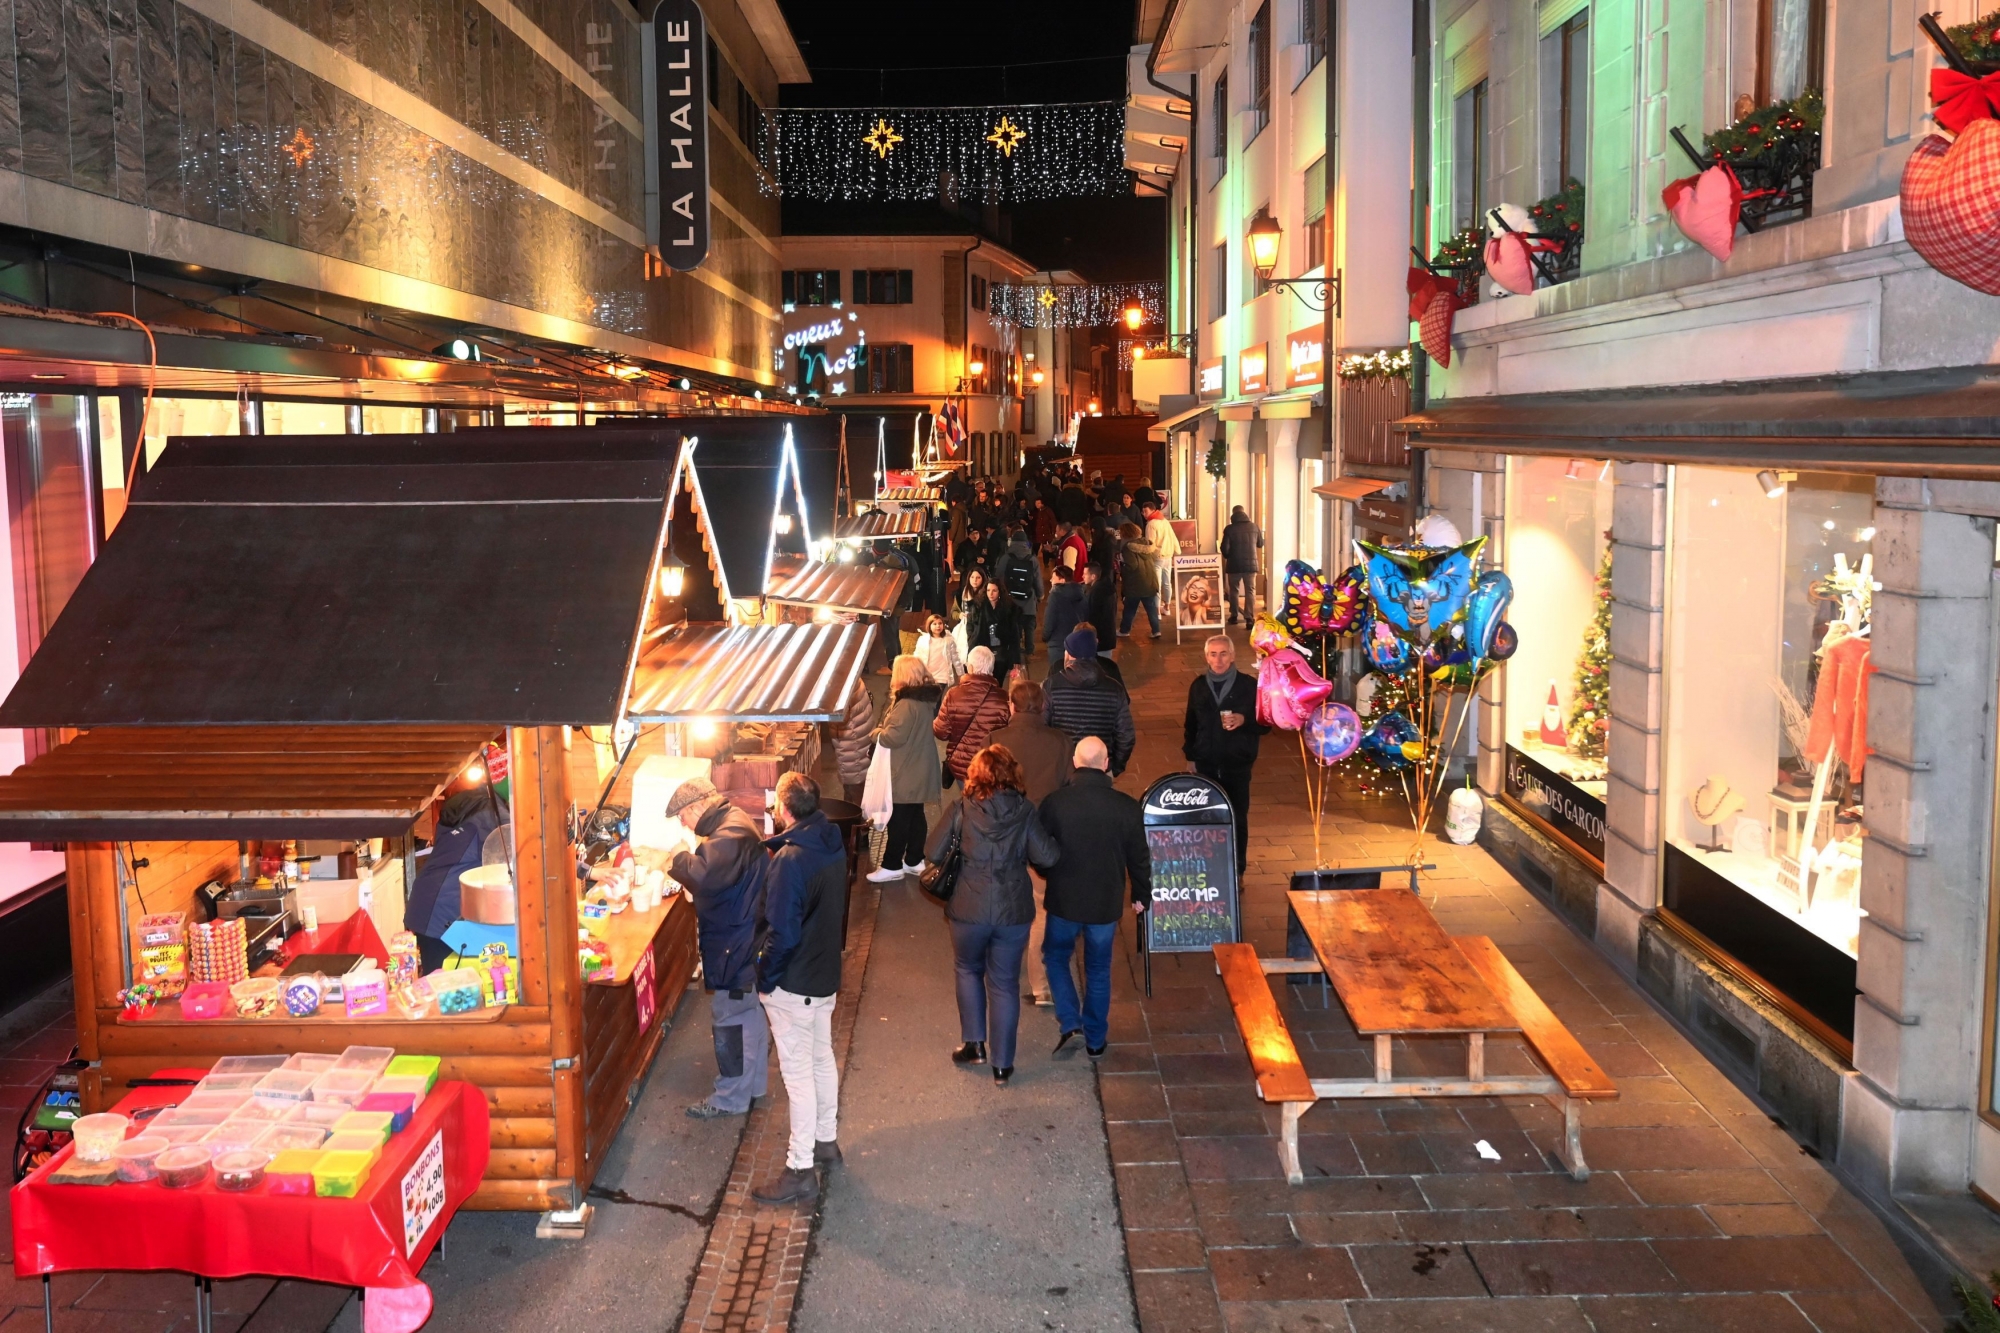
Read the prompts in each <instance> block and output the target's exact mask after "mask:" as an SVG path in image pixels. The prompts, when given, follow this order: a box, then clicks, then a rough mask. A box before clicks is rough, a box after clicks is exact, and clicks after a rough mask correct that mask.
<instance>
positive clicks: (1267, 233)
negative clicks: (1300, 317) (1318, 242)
mask: <svg viewBox="0 0 2000 1333" xmlns="http://www.w3.org/2000/svg"><path fill="white" fill-rule="evenodd" d="M1284 234H1285V233H1284V228H1282V227H1280V226H1279V225H1278V220H1277V219H1276V218H1274V217H1272V216H1271V214H1270V212H1269V211H1268V210H1264V209H1259V210H1258V212H1257V216H1256V217H1254V218H1252V219H1250V230H1249V231H1248V232H1247V233H1246V234H1245V235H1244V238H1243V239H1244V240H1245V241H1246V242H1247V243H1248V244H1249V246H1250V267H1252V268H1254V269H1256V270H1257V281H1258V282H1259V283H1261V284H1262V285H1263V286H1264V287H1265V288H1266V289H1269V288H1272V287H1284V288H1287V289H1290V290H1291V293H1292V295H1294V296H1296V297H1298V298H1299V299H1300V300H1302V301H1304V302H1305V303H1306V304H1307V305H1309V306H1311V307H1313V309H1315V310H1319V311H1322V312H1323V311H1326V310H1328V309H1331V310H1332V311H1333V314H1334V316H1335V317H1336V318H1338V317H1339V315H1340V274H1339V273H1338V272H1335V273H1333V274H1332V275H1331V276H1329V277H1324V278H1274V277H1272V276H1271V274H1273V273H1274V272H1276V271H1277V268H1278V241H1279V239H1280V238H1282V237H1283V236H1284ZM1308 287H1309V288H1311V289H1312V294H1311V295H1310V296H1308V295H1307V294H1306V293H1305V292H1303V291H1301V290H1299V289H1300V288H1308Z"/></svg>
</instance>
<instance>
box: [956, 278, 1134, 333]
mask: <svg viewBox="0 0 2000 1333" xmlns="http://www.w3.org/2000/svg"><path fill="white" fill-rule="evenodd" d="M1134 301H1137V302H1138V303H1139V308H1140V309H1141V310H1142V311H1144V312H1145V315H1146V319H1145V322H1146V323H1147V324H1158V323H1160V322H1161V321H1162V319H1163V317H1164V316H1163V310H1164V304H1165V301H1166V287H1165V286H1164V284H1161V283H1157V282H1083V283H1071V284H1061V285H1056V286H1049V285H1047V284H1016V283H1005V284H1002V283H996V284H994V285H993V286H992V287H990V288H988V289H987V292H986V313H987V314H988V315H989V316H991V317H992V319H993V322H994V323H995V324H1015V325H1018V326H1020V327H1021V328H1024V329H1088V328H1096V327H1098V326H1100V325H1105V324H1121V323H1123V322H1124V319H1125V308H1126V307H1127V306H1129V305H1130V304H1132V303H1133V302H1134Z"/></svg>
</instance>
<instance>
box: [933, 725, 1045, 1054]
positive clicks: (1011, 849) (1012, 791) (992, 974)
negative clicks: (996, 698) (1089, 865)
mask: <svg viewBox="0 0 2000 1333" xmlns="http://www.w3.org/2000/svg"><path fill="white" fill-rule="evenodd" d="M954 831H956V832H957V834H958V837H959V854H960V856H962V857H963V858H964V860H963V863H962V865H961V868H960V870H959V874H958V884H957V887H956V889H955V890H954V892H953V893H952V895H951V898H950V900H949V901H948V902H947V903H946V905H945V915H946V916H947V917H948V918H950V921H951V948H952V953H953V955H954V956H955V957H956V959H957V971H958V1030H959V1034H960V1036H961V1037H963V1038H964V1043H965V1044H964V1045H962V1046H960V1047H959V1048H958V1049H957V1050H955V1051H953V1052H952V1053H951V1058H952V1060H953V1061H954V1062H955V1063H957V1064H961V1065H976V1064H985V1063H990V1064H991V1065H992V1066H993V1081H994V1082H995V1083H1005V1082H1006V1081H1007V1080H1008V1079H1010V1078H1012V1077H1013V1076H1014V1038H1015V1035H1016V1031H1017V1029H1019V1027H1020V1025H1021V955H1022V954H1023V953H1025V952H1026V951H1027V948H1028V931H1029V929H1030V927H1032V926H1033V925H1034V923H1035V892H1034V887H1033V885H1031V884H1030V883H1029V882H1028V863H1029V862H1031V861H1032V862H1033V863H1034V864H1035V865H1036V866H1038V867H1040V868H1041V869H1043V870H1047V869H1048V868H1049V867H1050V866H1052V865H1054V864H1055V863H1056V861H1057V859H1058V858H1060V857H1061V855H1062V849H1061V848H1059V847H1058V846H1057V845H1056V841H1055V839H1054V838H1052V837H1050V836H1049V831H1048V830H1047V829H1046V828H1044V827H1042V821H1041V818H1040V817H1039V816H1038V815H1036V813H1035V807H1034V805H1033V804H1032V803H1031V802H1030V801H1029V800H1028V797H1027V794H1026V793H1025V792H1023V791H1022V781H1021V765H1020V764H1019V763H1018V762H1016V760H1015V758H1014V755H1013V752H1012V751H1010V750H1009V749H1008V748H1007V747H1006V746H1004V745H989V746H987V747H986V748H985V749H983V750H981V751H980V752H979V753H978V754H976V755H974V756H973V757H972V763H971V764H970V765H968V766H967V768H966V772H965V799H964V800H962V801H960V802H959V803H958V804H957V805H955V806H953V807H952V813H951V814H950V816H949V817H947V818H946V819H944V820H942V821H940V822H939V824H938V826H937V829H936V831H935V832H933V833H932V834H931V841H930V846H929V847H927V848H926V849H925V851H924V859H925V860H927V861H929V862H930V863H931V864H933V865H942V864H944V860H945V857H946V856H947V855H948V854H949V852H948V850H947V849H948V848H949V847H950V845H951V838H952V834H953V832H954Z"/></svg>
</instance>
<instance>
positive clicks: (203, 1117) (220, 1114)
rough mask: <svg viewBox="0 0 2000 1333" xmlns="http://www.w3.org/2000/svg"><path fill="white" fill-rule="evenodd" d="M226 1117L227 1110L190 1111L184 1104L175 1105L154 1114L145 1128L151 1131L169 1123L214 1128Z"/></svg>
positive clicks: (165, 1126) (189, 1127) (179, 1125)
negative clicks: (151, 1120)
mask: <svg viewBox="0 0 2000 1333" xmlns="http://www.w3.org/2000/svg"><path fill="white" fill-rule="evenodd" d="M230 1109H231V1110H234V1109H235V1108H234V1107H231V1108H230ZM227 1119H229V1112H228V1111H190V1110H188V1109H187V1108H186V1107H185V1106H176V1107H174V1108H173V1109H172V1110H170V1111H162V1112H160V1113H159V1114H158V1115H156V1116H154V1117H153V1123H152V1124H151V1125H150V1126H148V1127H147V1129H148V1132H151V1131H152V1130H154V1129H165V1128H167V1127H168V1126H169V1125H173V1126H177V1127H179V1128H182V1129H197V1128H198V1129H214V1128H215V1127H216V1126H217V1125H219V1124H221V1123H222V1122H223V1121H225V1120H227Z"/></svg>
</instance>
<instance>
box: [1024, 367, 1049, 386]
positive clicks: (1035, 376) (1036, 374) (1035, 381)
mask: <svg viewBox="0 0 2000 1333" xmlns="http://www.w3.org/2000/svg"><path fill="white" fill-rule="evenodd" d="M1047 378H1048V376H1047V375H1044V374H1043V373H1042V369H1041V367H1040V366H1037V367H1035V369H1034V370H1033V371H1031V372H1030V373H1029V375H1028V382H1029V383H1030V384H1032V385H1034V386H1035V387H1036V388H1038V389H1039V388H1041V387H1042V381H1043V380H1045V379H1047Z"/></svg>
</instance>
